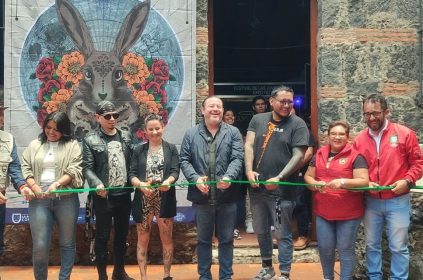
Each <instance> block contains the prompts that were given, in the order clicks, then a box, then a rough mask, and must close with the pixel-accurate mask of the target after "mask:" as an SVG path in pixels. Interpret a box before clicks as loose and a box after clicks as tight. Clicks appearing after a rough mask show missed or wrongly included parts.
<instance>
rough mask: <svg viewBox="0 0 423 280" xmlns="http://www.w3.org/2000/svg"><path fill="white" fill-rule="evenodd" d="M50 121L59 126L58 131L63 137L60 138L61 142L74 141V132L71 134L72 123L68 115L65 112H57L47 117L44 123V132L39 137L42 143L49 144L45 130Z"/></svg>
mask: <svg viewBox="0 0 423 280" xmlns="http://www.w3.org/2000/svg"><path fill="white" fill-rule="evenodd" d="M49 121H54V122H55V123H56V126H57V130H58V131H59V132H60V133H62V137H61V138H60V140H59V142H61V143H65V142H68V141H70V140H72V139H73V137H72V132H71V122H70V120H69V118H68V115H66V113H64V112H60V111H56V112H53V113H50V114H49V115H47V117H46V119H45V120H44V123H43V131H42V132H41V133H40V135H39V136H38V139H39V140H40V141H41V143H43V144H44V143H46V142H47V135H46V133H45V128H46V126H47V124H48V122H49Z"/></svg>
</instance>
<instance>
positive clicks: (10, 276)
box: [0, 263, 339, 280]
mask: <svg viewBox="0 0 423 280" xmlns="http://www.w3.org/2000/svg"><path fill="white" fill-rule="evenodd" d="M218 269H219V267H218V266H217V265H213V266H212V273H213V276H214V277H213V279H218V278H217V275H218ZM259 269H260V265H259V264H236V265H234V276H233V280H246V279H252V278H253V277H254V275H255V274H256V273H257V272H258V271H259ZM108 271H109V279H110V278H111V273H112V268H111V267H110V268H109V270H108ZM126 271H127V273H128V274H129V275H130V276H132V277H134V278H135V279H140V276H139V270H138V266H135V265H131V266H127V268H126ZM336 271H338V272H339V265H338V264H336ZM321 273H322V272H321V268H320V264H319V263H296V264H293V267H292V273H291V279H292V280H321V279H322V274H321ZM58 275H59V267H57V266H52V267H50V268H49V277H48V280H57V279H58ZM0 276H1V280H30V279H34V278H33V274H32V267H27V266H3V267H0ZM148 276H149V279H150V280H157V279H162V278H163V269H162V266H159V265H150V266H149V267H148ZM172 276H173V279H175V280H194V279H198V277H197V266H196V265H195V264H183V265H174V266H172ZM96 279H98V277H97V272H96V270H95V268H94V267H93V266H76V267H74V269H73V272H72V277H71V280H96ZM335 279H339V277H336V278H335Z"/></svg>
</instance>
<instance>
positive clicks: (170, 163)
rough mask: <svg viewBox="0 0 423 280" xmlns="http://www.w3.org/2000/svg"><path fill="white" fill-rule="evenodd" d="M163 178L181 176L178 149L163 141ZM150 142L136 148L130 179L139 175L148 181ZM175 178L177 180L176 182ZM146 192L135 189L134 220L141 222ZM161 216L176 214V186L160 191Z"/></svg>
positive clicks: (166, 216)
mask: <svg viewBox="0 0 423 280" xmlns="http://www.w3.org/2000/svg"><path fill="white" fill-rule="evenodd" d="M162 146H163V158H164V166H163V180H166V179H167V178H169V176H173V177H174V178H175V179H176V180H178V177H179V155H178V150H177V149H176V146H175V145H174V144H170V143H168V142H166V141H163V144H162ZM148 148H149V144H148V143H146V144H143V145H139V146H137V147H136V148H135V150H134V154H133V156H132V160H131V168H130V170H129V181H131V180H132V178H134V177H137V178H138V179H139V180H141V181H146V180H147V178H146V174H145V172H146V166H147V153H148ZM176 180H175V182H176ZM143 196H144V194H143V193H142V192H141V191H139V190H137V191H135V196H134V201H133V202H132V217H133V218H134V221H135V222H137V223H140V222H141V221H142V217H143V213H142V209H143V205H142V202H143V200H142V197H143ZM160 198H161V201H160V218H172V217H174V216H176V194H175V187H174V186H172V187H170V189H169V190H168V191H166V192H161V193H160Z"/></svg>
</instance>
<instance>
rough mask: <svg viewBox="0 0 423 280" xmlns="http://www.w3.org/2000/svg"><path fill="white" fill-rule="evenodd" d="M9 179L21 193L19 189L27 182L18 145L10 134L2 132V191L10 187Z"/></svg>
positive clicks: (0, 154)
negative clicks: (23, 173)
mask: <svg viewBox="0 0 423 280" xmlns="http://www.w3.org/2000/svg"><path fill="white" fill-rule="evenodd" d="M9 178H10V179H11V180H12V184H13V187H14V188H15V189H16V190H17V191H18V192H19V187H20V186H21V185H23V184H25V180H24V178H23V176H22V170H21V163H20V161H19V157H18V153H17V149H16V144H15V141H14V138H13V136H12V135H11V134H10V133H7V132H5V131H2V130H0V191H4V190H5V189H6V188H7V187H8V186H9Z"/></svg>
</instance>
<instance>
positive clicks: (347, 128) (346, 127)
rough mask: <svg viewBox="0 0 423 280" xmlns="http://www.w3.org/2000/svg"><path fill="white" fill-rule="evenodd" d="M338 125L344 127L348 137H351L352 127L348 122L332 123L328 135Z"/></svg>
mask: <svg viewBox="0 0 423 280" xmlns="http://www.w3.org/2000/svg"><path fill="white" fill-rule="evenodd" d="M338 125H340V126H343V127H344V128H345V132H346V133H347V136H350V125H349V124H348V123H347V122H346V121H333V122H331V123H330V124H329V127H328V135H329V134H330V131H331V130H332V128H334V127H335V126H338Z"/></svg>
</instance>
